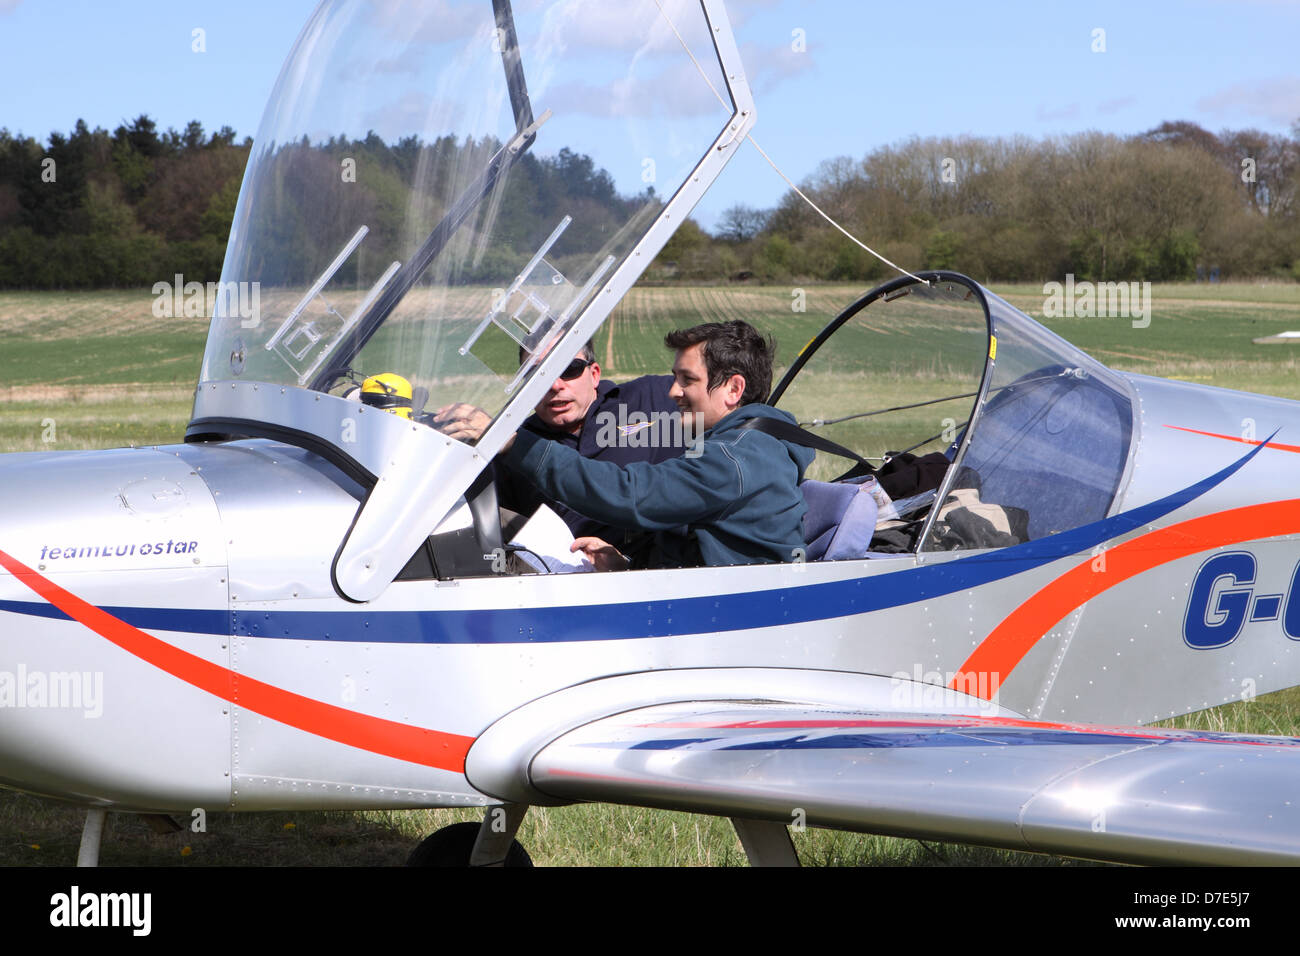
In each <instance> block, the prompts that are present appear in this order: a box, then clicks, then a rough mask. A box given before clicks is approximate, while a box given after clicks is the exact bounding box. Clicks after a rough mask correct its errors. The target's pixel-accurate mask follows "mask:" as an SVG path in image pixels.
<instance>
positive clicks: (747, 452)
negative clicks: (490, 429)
mask: <svg viewBox="0 0 1300 956" xmlns="http://www.w3.org/2000/svg"><path fill="white" fill-rule="evenodd" d="M664 344H665V345H667V346H668V348H670V349H675V350H676V358H675V360H674V362H673V385H672V389H671V391H670V393H669V394H670V395H671V397H672V398H673V400H674V401H675V402H676V403H677V406H678V407H679V408H680V409H681V411H682V415H683V417H686V416H694V417H695V421H696V423H697V430H698V429H702V430H703V440H702V444H701V446H700V448H699V449H698V454H692V455H691V456H684V457H681V458H674V459H672V460H671V461H666V462H660V463H658V464H649V463H632V464H627V465H623V466H619V465H615V464H612V463H609V462H601V461H591V460H588V459H585V458H583V457H582V456H581V455H579V454H577V453H576V452H575V451H573V450H572V449H568V448H564V447H562V446H560V445H558V444H557V443H555V442H548V441H543V440H540V439H539V438H538V436H536V435H534V434H531V433H529V432H528V431H526V430H521V431H519V432H518V433H517V434H516V436H515V438H514V439H513V440H512V443H511V444H507V446H506V450H505V452H504V461H505V464H506V465H507V467H509V468H511V469H512V470H514V471H516V472H519V473H521V474H523V475H525V476H526V477H527V478H528V479H529V480H530V481H532V482H533V483H534V484H536V485H537V486H538V487H539V488H540V489H541V490H542V492H543V493H544V494H546V495H548V496H550V497H552V498H554V499H556V500H558V501H561V502H564V503H565V504H567V505H569V506H570V507H574V508H578V509H580V510H581V511H582V512H583V513H584V514H587V515H590V516H591V517H592V518H595V519H596V520H600V521H605V522H607V523H609V524H611V525H614V526H617V527H638V528H641V529H643V530H647V531H653V532H655V538H654V542H653V546H652V547H651V548H650V549H649V550H648V551H647V552H646V553H645V554H644V555H639V556H638V561H637V565H638V566H644V567H694V566H699V565H728V564H755V563H765V562H778V561H790V560H792V558H793V557H794V555H795V554H796V553H797V549H799V548H801V547H802V546H803V530H802V523H803V515H804V511H805V510H806V509H805V506H804V500H803V495H802V494H801V493H800V491H799V487H798V486H799V482H800V480H801V479H802V478H803V472H804V469H805V468H806V467H807V466H808V465H809V463H810V462H811V461H812V459H813V454H814V453H813V451H812V450H811V449H809V448H805V447H802V446H799V445H795V444H792V443H789V442H785V441H782V440H781V439H779V438H776V437H774V436H772V435H769V434H766V433H764V432H762V431H759V430H757V429H754V428H752V427H745V423H746V422H748V421H750V420H751V419H755V418H774V419H778V420H781V421H785V422H790V423H793V421H794V419H793V418H792V417H791V416H790V415H788V414H787V413H785V412H783V411H778V410H777V409H774V408H772V407H771V406H769V405H765V404H763V403H762V402H763V399H764V398H766V397H767V393H768V391H769V390H770V388H771V384H772V358H773V352H774V348H775V345H774V343H773V342H772V340H771V339H770V338H769V339H764V338H763V337H762V336H761V335H759V334H758V332H757V331H756V330H755V329H754V328H753V327H752V326H750V325H749V324H748V323H746V322H740V321H735V322H725V323H717V322H711V323H707V324H705V325H697V326H695V327H694V328H690V329H684V330H679V331H676V332H672V333H670V334H669V335H668V336H667V337H666V338H665V340H664ZM697 433H698V431H697ZM574 550H581V551H583V552H584V553H586V555H587V556H588V557H589V558H590V559H591V560H592V562H593V563H594V564H595V565H596V567H597V568H599V569H602V570H611V569H618V568H625V567H627V566H628V563H629V562H628V560H627V558H626V557H625V556H624V555H622V554H621V553H620V552H619V551H618V549H616V548H615V547H613V546H612V545H610V544H609V543H608V542H606V541H604V540H601V539H600V538H597V537H584V538H579V539H578V540H577V541H576V542H575V543H574Z"/></svg>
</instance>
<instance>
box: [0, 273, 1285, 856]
mask: <svg viewBox="0 0 1300 956" xmlns="http://www.w3.org/2000/svg"><path fill="white" fill-rule="evenodd" d="M863 291H864V290H862V289H860V288H857V287H849V286H835V285H825V286H808V287H806V288H805V289H804V294H805V304H806V310H805V311H803V312H795V311H792V309H791V304H792V302H794V301H795V296H794V295H793V294H792V293H793V290H792V289H791V288H789V287H784V286H782V287H777V286H750V285H742V286H719V287H703V288H671V287H666V288H654V287H652V288H637V289H634V290H633V291H632V293H631V294H630V295H629V296H628V297H627V299H626V300H625V302H624V303H623V304H622V305H621V306H620V307H619V308H618V310H617V311H616V313H615V315H614V317H613V318H612V320H611V321H610V322H609V323H607V325H606V327H605V328H604V329H602V330H601V332H600V333H599V335H598V337H597V339H596V343H595V344H596V352H597V357H598V359H599V360H600V361H601V363H602V366H603V369H604V374H605V376H606V377H608V378H613V379H615V380H618V379H626V378H630V377H633V376H636V375H641V374H647V373H662V372H665V371H667V368H668V366H669V364H670V359H671V356H670V354H669V353H668V352H667V350H666V349H665V348H664V347H663V343H662V339H663V335H664V333H665V332H666V331H667V330H669V329H671V328H674V327H679V326H687V325H693V324H696V323H698V322H702V321H719V320H727V319H733V318H743V319H746V320H748V321H750V322H751V323H753V324H754V325H756V326H758V327H759V328H760V329H763V330H765V331H770V332H772V333H773V334H774V335H775V336H776V338H777V340H778V364H780V365H785V364H788V362H789V361H790V360H791V359H792V358H793V356H795V355H796V354H797V353H798V351H799V350H800V349H801V348H802V347H803V346H804V344H805V343H806V342H807V341H808V340H809V339H810V338H812V336H813V335H814V334H815V333H816V332H817V331H818V330H819V329H820V328H821V327H822V326H823V325H824V324H825V323H826V322H827V321H828V320H829V319H830V318H831V317H832V316H833V315H834V314H835V313H836V312H838V311H839V310H840V309H841V308H842V307H843V306H844V305H846V304H847V303H849V302H850V301H852V300H853V299H854V298H856V297H857V296H859V295H861V294H862V292H863ZM994 291H995V292H998V293H999V294H1001V295H1003V296H1004V297H1005V298H1007V299H1008V300H1009V301H1011V302H1012V304H1014V305H1016V306H1018V307H1020V308H1022V309H1024V310H1026V311H1028V312H1030V313H1031V314H1034V315H1036V316H1037V315H1041V313H1042V309H1043V301H1044V296H1043V295H1042V292H1041V288H1039V287H1031V286H1019V287H996V286H995V287H994ZM151 303H152V296H151V295H150V293H149V292H148V291H146V290H139V291H115V292H93V293H0V342H2V343H3V345H2V347H0V376H2V377H0V382H3V383H4V384H3V385H0V451H2V452H10V451H45V450H72V449H83V448H103V447H114V446H120V445H125V444H163V443H172V442H179V441H180V440H181V439H182V436H183V434H184V428H185V424H186V422H187V421H188V418H189V412H190V403H191V394H192V390H193V387H194V383H195V381H196V379H197V376H198V370H199V365H200V361H201V358H202V348H203V342H204V337H205V335H206V322H204V321H202V320H197V319H160V318H156V317H155V316H154V315H153V314H152V312H151V308H150V306H151ZM890 307H891V308H893V306H892V305H891V306H890ZM876 311H877V310H876V307H874V306H873V308H872V309H871V310H868V314H867V315H866V316H865V317H864V318H863V320H862V322H863V324H864V329H863V332H864V333H865V332H867V331H871V328H870V327H871V326H873V324H874V327H875V329H876V330H877V331H883V332H885V333H887V334H888V336H892V338H888V339H887V341H886V344H885V345H883V346H882V345H881V344H880V342H881V341H882V340H880V339H878V338H873V339H868V338H866V337H865V335H864V337H863V341H864V342H865V341H871V342H872V343H873V345H872V351H870V352H867V351H859V350H856V349H854V348H853V347H851V346H849V345H845V346H844V347H843V348H842V349H841V353H840V354H838V355H836V354H831V353H827V355H825V356H821V357H820V358H821V360H823V361H825V362H826V363H827V365H826V367H825V370H826V373H827V374H825V375H824V376H822V377H821V380H820V382H819V384H818V386H817V388H816V389H815V390H805V391H804V392H802V393H801V392H800V391H799V390H798V389H796V390H795V391H792V393H791V395H790V401H791V406H790V407H792V408H793V409H794V410H795V411H796V413H797V414H798V415H799V417H800V418H801V419H802V420H806V419H808V418H831V417H837V416H842V415H848V414H855V413H858V412H861V411H865V410H869V409H871V408H875V407H881V406H882V405H895V404H907V403H910V402H913V401H920V400H924V399H927V398H934V397H937V396H943V395H948V394H956V393H958V392H961V391H963V390H965V389H967V388H968V387H969V386H970V384H971V374H972V373H971V369H972V365H971V363H970V361H969V358H970V356H969V355H968V354H966V353H967V352H969V350H968V349H966V351H965V352H964V351H963V348H964V346H961V345H960V344H959V343H958V342H956V339H957V338H958V337H956V336H953V335H951V334H948V333H947V332H946V330H945V328H944V327H942V326H940V325H936V324H935V323H933V322H930V321H928V320H927V319H925V318H924V317H920V318H917V319H916V320H915V321H912V320H911V319H909V318H908V317H907V316H906V315H902V314H900V313H898V312H897V311H895V312H892V313H889V317H887V318H885V319H877V318H876V317H875V316H876ZM882 314H883V313H882ZM1049 324H1050V326H1051V327H1052V328H1053V329H1054V330H1055V331H1056V332H1058V333H1059V334H1061V335H1062V336H1064V337H1065V338H1067V339H1069V340H1070V341H1072V342H1074V343H1076V344H1077V345H1079V346H1080V347H1082V348H1083V349H1084V350H1085V351H1088V352H1089V353H1090V354H1092V355H1094V356H1095V357H1097V358H1099V359H1100V360H1102V361H1104V362H1106V363H1107V364H1109V365H1111V366H1113V367H1115V368H1118V369H1123V370H1130V371H1136V372H1142V373H1147V374H1154V375H1161V376H1165V377H1172V378H1179V379H1184V380H1188V381H1196V382H1202V383H1207V384H1211V385H1217V386H1223V387H1228V388H1238V389H1244V390H1247V391H1257V392H1265V393H1270V394H1275V395H1281V396H1284V397H1287V398H1293V399H1300V368H1298V367H1297V360H1296V356H1297V352H1298V351H1300V344H1297V345H1296V346H1291V345H1267V346H1264V345H1255V344H1253V342H1252V339H1254V338H1258V337H1262V336H1266V335H1272V334H1276V333H1277V332H1281V331H1284V330H1290V329H1300V286H1297V285H1264V286H1257V285H1249V284H1239V285H1238V284H1223V285H1215V286H1208V285H1195V286H1193V285H1170V286H1159V285H1158V286H1156V287H1155V288H1154V301H1153V305H1152V321H1151V324H1150V327H1149V328H1145V329H1135V328H1132V327H1131V325H1130V323H1129V322H1128V320H1126V319H1096V318H1094V319H1061V320H1054V321H1051V322H1050V323H1049ZM850 341H851V340H850V339H849V338H846V339H845V343H848V342H850ZM812 367H813V366H811V365H810V369H811V368H812ZM864 369H868V370H869V371H870V374H867V373H866V372H865V371H864ZM366 371H368V372H376V371H382V370H381V369H367V370H366ZM968 407H969V405H968V404H966V405H963V402H962V401H961V400H954V401H953V402H951V403H949V404H948V405H940V406H931V407H928V408H926V409H925V410H923V411H913V412H909V413H906V414H903V415H899V416H895V417H894V418H892V419H890V420H888V421H886V420H882V419H866V420H865V422H864V421H863V420H858V422H857V423H854V424H846V425H845V426H843V427H842V428H841V429H840V430H839V431H837V432H834V433H832V434H831V437H833V438H837V439H838V440H841V441H844V442H845V443H849V444H853V445H854V446H855V447H858V448H859V450H866V451H869V452H870V453H872V454H876V453H879V452H880V451H882V450H884V449H886V448H892V449H897V448H900V447H904V443H905V442H906V443H908V444H910V443H911V442H910V441H909V438H914V439H917V440H919V439H922V438H926V437H928V436H929V435H932V434H934V433H936V432H939V431H940V430H941V428H942V427H943V422H944V420H945V419H948V418H959V417H961V415H962V414H964V413H963V412H961V411H960V410H961V409H962V408H968ZM866 423H870V424H866ZM923 450H928V449H923ZM825 467H827V468H829V467H830V465H829V464H827V465H826V466H825ZM1171 723H1172V724H1174V725H1177V726H1187V727H1199V728H1205V729H1212V730H1228V731H1238V732H1247V733H1272V734H1296V733H1298V732H1300V691H1298V690H1296V689H1292V690H1289V691H1284V692H1282V693H1279V694H1273V695H1269V696H1267V697H1261V698H1259V699H1258V700H1255V701H1252V702H1250V703H1241V704H1234V705H1230V706H1227V707H1221V708H1217V709H1215V710H1211V711H1205V712H1202V713H1200V714H1193V715H1189V716H1188V717H1184V718H1181V719H1179V720H1178V721H1175V722H1171ZM467 816H469V815H467V814H466V813H463V812H458V811H412V812H406V813H364V814H343V813H301V814H270V813H268V814H243V815H229V814H227V815H217V814H214V815H211V816H210V817H209V818H208V821H207V832H205V833H193V832H188V831H183V832H179V833H174V834H166V835H158V834H155V833H154V832H152V830H150V828H149V827H148V826H147V825H146V824H145V823H144V822H142V821H140V820H138V819H135V818H132V817H128V816H114V817H111V818H110V819H111V820H112V821H113V822H112V829H111V830H110V832H109V833H108V834H106V836H105V840H104V848H103V853H102V862H103V863H104V864H106V865H112V864H131V865H135V864H157V865H167V864H176V865H186V866H192V865H243V864H250V865H254V864H255V865H292V864H300V863H316V864H349V865H372V864H393V863H400V862H401V861H402V860H403V859H404V858H405V856H406V854H407V853H408V852H409V851H410V849H411V847H412V846H413V844H414V842H415V840H416V839H417V838H418V837H420V836H423V835H425V834H427V833H429V832H432V830H434V829H436V828H437V827H438V826H441V825H443V824H445V823H447V822H451V821H455V820H460V819H466V818H467ZM81 817H82V811H80V810H77V809H76V808H72V807H67V806H63V805H60V804H54V803H50V802H47V801H42V800H38V799H36V798H33V797H28V796H25V795H21V794H13V793H8V792H0V833H2V834H4V839H3V840H0V863H3V864H7V865H68V864H70V863H71V862H72V861H74V860H75V857H76V846H77V840H78V833H79V828H80V824H81ZM521 839H522V841H523V842H524V844H525V846H526V847H527V848H528V849H529V851H530V853H531V854H532V855H533V858H534V860H535V861H537V862H538V863H541V864H588V865H600V864H611V865H612V864H618V865H697V864H743V863H744V856H743V853H742V852H741V851H740V848H739V845H738V843H737V841H736V839H735V836H734V834H733V833H732V830H731V828H730V825H729V824H728V823H727V822H726V821H724V820H718V819H713V818H708V817H700V816H691V815H686V814H674V813H662V812H658V811H649V810H641V809H631V808H618V807H604V806H576V807H565V808H557V809H547V810H533V811H530V813H529V815H528V817H527V819H526V820H525V823H524V828H523V831H522V833H521ZM796 846H797V847H798V848H799V850H800V854H801V856H802V857H803V859H804V861H805V862H807V863H813V864H915V865H930V864H936V865H938V864H945V863H946V864H972V863H973V864H985V863H1004V862H1014V863H1023V864H1030V865H1033V864H1039V863H1051V862H1061V861H1056V860H1051V859H1048V858H1042V857H1035V856H1029V855H1023V854H1011V853H1002V852H999V851H991V850H984V849H978V848H968V847H958V846H932V845H922V844H921V843H919V842H917V841H914V840H897V839H889V838H883V837H867V836H862V835H856V834H842V833H832V832H827V831H809V832H807V833H804V834H798V835H796Z"/></svg>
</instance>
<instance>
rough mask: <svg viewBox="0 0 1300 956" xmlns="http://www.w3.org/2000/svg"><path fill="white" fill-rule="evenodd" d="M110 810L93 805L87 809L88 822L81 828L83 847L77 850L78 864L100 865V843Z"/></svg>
mask: <svg viewBox="0 0 1300 956" xmlns="http://www.w3.org/2000/svg"><path fill="white" fill-rule="evenodd" d="M107 816H108V811H107V810H105V809H104V808H102V807H91V808H90V809H89V810H87V811H86V823H85V825H84V826H83V827H82V828H81V847H80V848H79V849H78V850H77V866H99V843H100V840H101V839H103V836H104V820H105V818H106V817H107Z"/></svg>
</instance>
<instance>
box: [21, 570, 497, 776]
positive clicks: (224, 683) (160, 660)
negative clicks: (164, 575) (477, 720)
mask: <svg viewBox="0 0 1300 956" xmlns="http://www.w3.org/2000/svg"><path fill="white" fill-rule="evenodd" d="M0 565H2V566H3V567H4V568H5V569H6V570H8V571H9V573H11V574H12V575H13V576H14V577H16V578H17V579H18V580H19V581H21V582H23V584H25V585H27V587H29V588H31V589H32V590H33V591H35V592H36V593H37V594H38V595H40V597H42V598H43V599H45V600H46V601H49V602H50V603H51V604H52V605H54V606H55V607H57V608H58V609H59V610H60V611H62V612H63V613H64V614H66V615H67V616H68V617H70V618H72V619H73V620H74V621H77V622H79V623H81V624H84V625H85V626H86V627H88V628H90V629H91V630H92V631H94V632H95V633H96V634H98V635H99V636H100V637H103V638H105V639H106V640H108V641H111V642H112V643H114V644H116V645H117V646H118V647H120V648H122V650H124V651H126V652H127V653H129V654H133V655H135V656H136V657H138V658H140V660H142V661H144V662H145V663H148V664H152V665H153V666H154V667H157V668H159V669H160V670H163V671H166V672H167V673H168V674H171V675H172V676H173V677H176V678H178V679H180V680H183V681H184V682H185V683H187V684H191V685H193V686H194V687H197V688H198V689H199V690H203V691H207V692H208V693H209V694H213V695H215V696H217V697H220V698H221V699H222V700H228V701H230V702H231V703H232V704H237V705H238V706H240V707H245V708H247V709H248V710H251V711H253V712H254V713H258V714H261V715H262V716H263V717H269V718H270V719H271V720H275V721H279V722H280V723H282V724H288V725H289V726H290V727H296V728H297V729H299V730H304V731H306V732H307V733H309V734H315V735H316V736H318V737H325V738H327V739H329V740H334V741H337V742H338V743H341V744H347V745H348V746H349V747H357V748H359V749H361V750H367V751H369V752H371V753H376V754H380V755H382V756H385V757H393V758H395V759H397V760H407V761H410V762H411V763H418V764H422V765H423V766H426V767H436V768H437V769H439V770H451V771H453V772H455V773H464V772H465V755H466V754H467V753H468V752H469V747H470V744H472V743H473V742H474V738H473V737H464V736H461V735H459V734H448V733H443V732H442V731H438V730H429V729H427V728H424V727H415V726H412V725H411V724H401V723H398V722H397V721H393V720H384V719H383V718H382V717H371V716H369V715H368V714H359V713H357V712H356V711H354V710H348V709H346V708H344V707H336V706H334V705H333V704H325V703H322V702H321V701H318V700H313V699H312V698H310V697H303V696H302V695H301V694H295V693H292V692H291V691H287V690H284V689H283V688H280V687H275V686H273V685H271V684H267V683H264V682H263V681H260V680H255V679H253V678H251V677H246V676H244V675H243V674H238V673H236V672H234V671H232V670H230V669H228V668H225V667H222V666H220V665H219V664H214V663H212V662H211V661H207V660H204V659H203V658H201V657H198V656H196V655H194V654H190V653H189V652H188V651H183V650H181V649H180V648H178V647H173V646H172V645H171V644H168V643H167V642H166V641H160V640H159V639H158V638H156V637H153V636H151V635H149V634H146V633H145V632H144V631H142V630H140V629H139V628H136V627H132V626H131V625H130V624H127V623H126V622H125V621H121V620H118V619H117V618H115V617H113V615H111V614H109V613H108V612H106V611H103V610H101V609H99V608H97V607H95V605H93V604H90V603H88V602H87V601H83V600H82V599H81V598H79V597H77V596H76V595H75V594H72V593H71V592H69V591H65V590H64V589H63V588H61V587H59V586H58V585H57V584H55V583H54V582H53V581H50V580H49V579H48V578H45V577H43V576H42V575H40V574H38V573H37V572H35V571H33V570H32V569H31V568H29V567H27V566H26V565H25V564H23V563H22V562H20V561H18V560H17V559H15V558H13V557H11V556H10V555H8V554H6V553H5V552H3V551H0Z"/></svg>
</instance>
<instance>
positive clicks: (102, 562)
mask: <svg viewBox="0 0 1300 956" xmlns="http://www.w3.org/2000/svg"><path fill="white" fill-rule="evenodd" d="M225 565H226V560H225V548H224V542H223V541H222V536H221V524H220V520H219V516H218V513H217V508H216V505H215V502H214V498H213V495H212V494H211V493H210V492H209V491H208V489H207V487H206V486H205V485H204V482H203V480H202V478H201V477H200V476H199V475H198V473H197V471H196V470H195V469H194V468H193V467H191V466H190V465H189V464H188V463H186V462H185V461H183V460H182V459H181V458H179V457H178V456H177V455H175V454H167V453H166V452H164V451H160V450H156V449H130V448H128V449H116V450H110V451H95V452H54V453H39V454H18V455H5V456H0V781H3V782H4V783H5V784H6V785H8V786H12V787H16V788H19V789H24V790H29V791H32V792H36V793H43V794H49V795H53V796H59V797H64V798H68V799H75V800H81V801H108V802H111V803H115V804H118V805H124V806H130V805H134V806H145V807H158V806H159V801H160V800H161V801H162V803H164V804H170V805H173V806H176V807H180V808H183V807H185V806H196V805H201V804H196V803H192V802H189V801H192V800H194V799H196V798H199V797H202V798H205V799H209V800H211V799H220V798H221V794H222V793H223V792H224V793H225V794H226V798H227V799H228V793H229V781H228V779H227V778H225V777H224V775H223V773H222V772H221V770H220V767H221V764H222V762H223V760H224V761H225V762H226V763H228V760H229V756H228V755H229V733H230V728H229V726H228V722H227V719H226V718H225V717H223V716H222V714H221V702H220V701H217V700H215V699H214V698H213V697H212V696H211V695H209V694H202V693H200V692H199V691H197V690H196V689H195V688H194V687H193V686H192V685H189V684H186V683H184V682H183V681H180V680H177V679H176V677H175V676H173V675H171V674H168V673H166V672H165V670H163V669H161V668H160V667H159V666H158V664H157V661H158V660H161V659H165V658H166V657H167V655H168V654H172V655H173V657H174V656H175V653H174V652H175V651H178V650H179V651H182V652H184V653H186V654H191V655H199V656H201V657H202V659H203V660H205V661H210V662H212V663H216V662H218V661H220V660H226V659H228V654H229V651H228V649H227V647H226V645H228V644H229V640H228V637H222V636H219V635H218V636H216V637H215V638H214V635H212V634H205V635H203V636H202V637H198V636H196V635H195V634H194V633H193V632H192V631H191V628H193V627H194V621H195V620H204V621H206V624H207V625H212V626H211V627H209V628H208V629H209V630H214V629H215V630H219V629H220V628H218V627H216V625H218V624H219V623H220V622H222V621H226V620H228V618H229V608H228V594H227V591H226V585H225V579H226V567H225ZM205 615H206V616H205ZM146 629H147V630H146ZM182 631H183V632H187V633H186V634H184V635H182V634H180V633H176V632H182ZM227 633H228V629H227ZM196 705H197V706H198V713H193V712H194V711H195V708H196ZM191 716H196V717H197V719H196V720H190V719H188V718H190V717H191ZM223 735H224V741H225V742H224V744H223V742H222V741H223ZM223 754H224V757H223ZM171 761H174V764H173V766H172V767H170V768H169V767H167V766H166V764H167V763H168V762H171Z"/></svg>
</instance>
